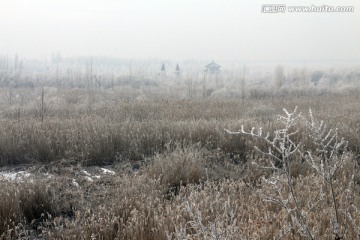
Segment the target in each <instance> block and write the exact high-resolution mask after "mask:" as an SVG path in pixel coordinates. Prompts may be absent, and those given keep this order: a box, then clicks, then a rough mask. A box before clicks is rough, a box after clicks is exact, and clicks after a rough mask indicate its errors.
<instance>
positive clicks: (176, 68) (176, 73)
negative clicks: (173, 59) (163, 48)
mask: <svg viewBox="0 0 360 240" xmlns="http://www.w3.org/2000/svg"><path fill="white" fill-rule="evenodd" d="M175 76H180V67H179V63H177V64H176V67H175Z"/></svg>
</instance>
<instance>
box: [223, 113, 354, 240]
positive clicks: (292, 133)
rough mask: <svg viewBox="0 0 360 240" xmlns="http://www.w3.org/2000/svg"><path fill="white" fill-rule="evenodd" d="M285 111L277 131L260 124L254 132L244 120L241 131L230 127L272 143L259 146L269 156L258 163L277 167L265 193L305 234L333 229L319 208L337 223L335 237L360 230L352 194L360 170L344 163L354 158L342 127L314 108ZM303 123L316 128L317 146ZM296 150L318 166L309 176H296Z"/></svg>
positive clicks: (295, 228)
mask: <svg viewBox="0 0 360 240" xmlns="http://www.w3.org/2000/svg"><path fill="white" fill-rule="evenodd" d="M283 111H284V113H285V114H284V115H279V116H278V119H277V120H278V122H279V123H280V124H281V126H282V127H281V128H280V129H278V130H275V131H274V132H273V133H272V134H270V133H266V134H264V132H263V129H262V128H260V129H258V130H256V129H255V128H254V127H253V128H252V129H251V130H250V131H249V132H248V131H245V130H244V127H243V126H242V127H241V130H239V131H235V132H233V131H229V130H227V129H225V130H226V131H227V132H228V133H229V134H244V135H248V136H251V137H254V138H258V139H260V140H261V141H264V142H265V143H266V145H267V146H268V149H267V150H266V151H265V150H263V149H260V148H258V147H257V146H254V148H255V149H256V150H257V152H259V153H260V154H261V155H262V156H263V158H261V159H260V160H254V161H253V165H255V166H257V167H259V168H262V169H266V170H269V171H271V172H272V174H271V175H270V177H267V178H265V177H263V179H262V185H261V188H259V189H258V192H259V194H260V196H262V198H263V199H264V200H265V201H267V202H271V203H275V204H277V205H278V206H280V207H281V208H283V209H285V211H286V212H287V214H288V216H289V218H288V219H289V220H290V225H291V229H292V230H291V231H292V232H293V233H296V234H299V235H300V236H302V237H306V238H308V239H315V238H318V237H319V236H322V235H324V234H326V233H327V234H329V230H326V229H325V230H324V229H320V227H319V225H318V224H320V222H316V221H314V220H315V217H314V211H315V209H323V214H324V213H325V215H326V218H323V219H321V221H324V225H329V227H328V228H327V229H329V228H330V229H331V233H330V234H332V235H333V236H335V239H343V238H344V235H345V234H346V231H348V232H350V231H351V232H352V234H353V233H354V232H356V233H357V234H358V233H359V227H357V226H358V225H357V224H356V221H358V220H355V219H353V217H352V216H355V214H356V213H358V208H357V207H356V206H355V205H354V204H349V200H347V199H350V198H351V196H352V195H353V194H354V191H353V190H351V189H353V187H351V186H352V182H353V177H351V176H353V175H354V170H353V169H352V173H350V177H348V175H349V174H348V173H346V171H345V170H344V167H343V166H344V163H345V162H346V164H347V165H349V166H350V165H351V164H352V163H351V162H350V161H349V160H350V159H351V156H350V154H348V153H346V146H347V142H346V141H345V140H344V139H343V138H340V137H339V135H338V130H337V129H335V130H332V129H328V128H327V126H326V125H325V124H324V123H323V122H320V123H317V122H316V121H315V120H314V117H313V115H312V112H311V110H310V114H309V120H308V119H306V118H305V117H303V116H302V115H301V113H297V108H295V110H294V111H293V112H288V111H287V110H286V109H284V110H283ZM299 126H305V128H303V129H302V131H305V132H309V133H310V134H309V136H308V137H309V138H310V140H311V143H312V145H314V146H315V148H314V149H313V150H310V149H305V147H304V144H302V142H301V141H299V139H300V138H299V129H300V127H299ZM306 137H307V136H306ZM296 156H298V157H301V159H303V161H304V163H303V164H307V165H309V166H310V167H311V169H312V170H313V171H312V172H310V173H309V174H308V175H307V176H301V175H300V176H299V177H297V178H295V177H294V176H293V175H292V172H293V168H294V163H295V160H296ZM309 179H311V180H309ZM299 186H301V187H299ZM340 202H341V206H340ZM350 229H351V230H350ZM352 236H353V235H352ZM358 236H359V235H358Z"/></svg>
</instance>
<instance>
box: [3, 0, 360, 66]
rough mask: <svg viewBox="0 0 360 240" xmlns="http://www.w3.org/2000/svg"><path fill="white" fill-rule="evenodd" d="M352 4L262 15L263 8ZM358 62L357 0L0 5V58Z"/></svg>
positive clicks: (39, 0)
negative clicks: (343, 9) (335, 9)
mask: <svg viewBox="0 0 360 240" xmlns="http://www.w3.org/2000/svg"><path fill="white" fill-rule="evenodd" d="M269 3H271V4H273V3H287V4H288V5H290V4H291V5H311V4H315V5H317V6H320V5H322V4H327V5H331V6H344V5H346V6H354V7H355V11H354V12H353V13H289V12H285V13H277V14H271V13H266V14H265V13H262V12H261V6H262V5H263V4H269ZM52 52H60V53H61V54H62V55H63V56H65V57H69V56H79V55H86V56H89V55H92V56H99V55H101V56H104V55H106V56H113V57H121V58H140V59H146V58H161V59H173V60H183V59H190V58H194V59H203V60H206V59H216V60H360V1H359V0H342V1H339V0H332V1H325V0H324V1H319V0H318V1H315V0H313V1H306V0H301V1H295V0H293V1H285V0H283V1H282V2H281V1H278V0H274V1H270V0H223V1H219V0H216V1H215V0H102V1H100V0H61V1H60V0H0V55H6V54H8V55H11V56H12V55H13V54H15V53H18V54H19V56H21V57H28V58H29V57H35V58H43V57H49V56H51V53H52Z"/></svg>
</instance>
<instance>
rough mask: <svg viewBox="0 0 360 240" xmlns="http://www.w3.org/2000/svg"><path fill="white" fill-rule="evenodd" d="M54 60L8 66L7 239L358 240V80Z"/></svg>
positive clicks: (4, 119) (338, 73)
mask: <svg viewBox="0 0 360 240" xmlns="http://www.w3.org/2000/svg"><path fill="white" fill-rule="evenodd" d="M55 60H56V59H54V61H53V62H52V63H50V64H49V63H43V62H24V63H22V64H23V65H21V64H20V63H18V65H16V67H15V66H14V67H11V68H10V67H8V66H7V65H6V63H5V60H4V59H2V61H1V64H0V66H1V69H2V70H1V73H0V121H1V124H0V166H1V172H0V191H1V194H0V235H1V239H19V238H21V239H154V240H155V239H358V238H360V170H359V168H360V166H359V164H360V104H359V103H360V85H359V82H360V70H359V67H356V66H355V67H354V66H351V67H349V66H342V67H331V68H330V67H326V66H325V67H324V66H322V67H321V66H317V67H314V66H312V67H306V68H304V67H300V68H299V67H295V66H286V65H284V66H281V65H278V66H262V65H260V64H253V65H248V66H243V64H238V65H236V64H230V63H229V64H228V65H227V66H224V70H222V72H221V73H220V74H217V75H210V74H205V73H204V72H203V65H205V64H203V63H201V62H199V63H198V62H184V63H182V64H180V66H181V67H180V69H181V71H182V72H181V74H180V76H177V75H175V74H174V72H173V69H175V65H176V63H172V62H166V63H165V66H166V67H167V70H166V71H165V72H161V71H160V67H161V63H160V64H158V63H157V62H155V63H151V64H149V63H147V62H136V63H135V64H129V63H128V62H121V61H120V60H119V61H120V62H116V63H113V60H112V61H110V60H109V62H110V63H108V62H106V61H105V60H104V59H102V60H99V59H94V60H93V59H90V58H89V59H87V58H86V59H82V60H81V59H80V60H79V59H77V60H76V61H75V60H74V59H67V60H63V61H61V62H57V61H55ZM117 66H123V67H117ZM284 109H286V110H284ZM310 109H311V111H309V110H310ZM295 110H296V111H295ZM267 133H269V134H267Z"/></svg>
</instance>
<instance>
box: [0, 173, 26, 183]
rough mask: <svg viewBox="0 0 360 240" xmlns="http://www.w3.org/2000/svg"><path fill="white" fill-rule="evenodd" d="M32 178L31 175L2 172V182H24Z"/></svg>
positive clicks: (0, 176) (0, 174) (0, 177)
mask: <svg viewBox="0 0 360 240" xmlns="http://www.w3.org/2000/svg"><path fill="white" fill-rule="evenodd" d="M30 177H31V173H28V172H26V171H20V172H0V181H24V180H25V179H27V178H30Z"/></svg>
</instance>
